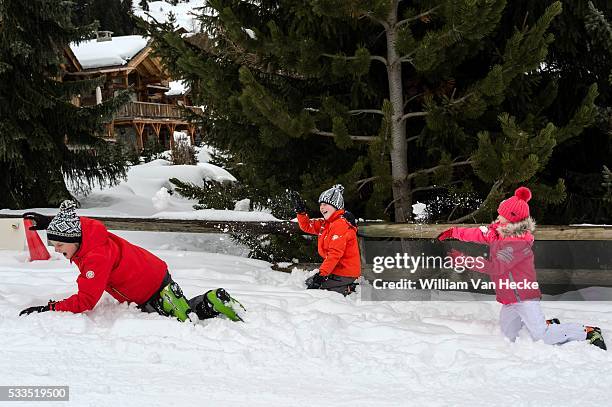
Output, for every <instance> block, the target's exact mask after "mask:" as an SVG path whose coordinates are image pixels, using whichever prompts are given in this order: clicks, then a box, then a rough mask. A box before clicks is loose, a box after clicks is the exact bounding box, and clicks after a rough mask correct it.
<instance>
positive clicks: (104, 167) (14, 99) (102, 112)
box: [0, 0, 127, 208]
mask: <svg viewBox="0 0 612 407" xmlns="http://www.w3.org/2000/svg"><path fill="white" fill-rule="evenodd" d="M70 7H71V6H70V4H69V3H67V2H60V1H51V2H50V1H45V0H32V1H28V2H22V1H17V0H4V1H2V2H1V3H0V21H1V22H2V23H1V30H2V39H1V42H0V52H1V56H0V87H1V91H0V95H1V96H0V116H1V117H2V119H1V121H0V172H1V173H2V174H3V176H2V179H1V180H0V186H1V187H2V189H3V191H5V193H4V194H3V195H2V197H0V206H1V207H5V208H7V207H8V208H23V207H36V206H39V207H41V206H42V207H44V206H50V205H51V206H57V205H59V203H60V202H61V201H62V200H63V199H65V198H68V197H69V193H68V190H67V188H66V184H65V179H67V180H68V181H69V182H71V183H76V184H79V183H82V182H87V183H91V182H94V181H95V182H98V183H100V184H101V185H105V184H107V183H113V182H117V181H118V180H119V179H120V177H122V176H124V175H125V161H124V159H123V157H122V154H121V152H120V151H118V150H117V149H116V148H114V147H111V146H109V145H108V144H107V143H106V142H104V141H103V140H102V139H100V138H98V137H97V136H96V134H95V132H96V131H97V130H101V129H102V121H103V120H104V119H106V118H107V117H109V115H110V114H111V113H112V112H114V111H115V110H116V109H117V108H118V107H119V105H120V104H121V103H124V102H125V101H126V100H127V95H122V96H121V97H118V98H116V99H113V100H110V101H108V102H105V103H103V104H101V105H98V106H95V107H91V108H78V107H76V106H74V105H73V104H72V103H71V98H72V97H73V96H74V95H76V94H79V93H85V92H88V91H92V90H93V89H94V88H95V86H97V85H98V84H99V83H98V82H99V81H95V80H94V81H82V82H62V81H61V78H62V70H61V67H60V64H62V63H63V62H64V54H63V52H64V48H65V47H67V46H68V44H69V43H70V42H71V41H77V40H79V39H82V38H84V37H85V36H87V35H90V34H91V30H92V28H93V27H91V26H87V27H81V28H78V27H75V26H73V25H72V24H71V20H70V19H71V8H70Z"/></svg>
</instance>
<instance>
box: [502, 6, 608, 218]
mask: <svg viewBox="0 0 612 407" xmlns="http://www.w3.org/2000/svg"><path fill="white" fill-rule="evenodd" d="M552 2H553V0H543V1H538V2H533V1H529V0H516V1H513V2H512V7H511V13H507V14H506V16H505V17H504V20H503V21H502V27H503V29H502V32H505V33H510V32H512V30H513V25H514V22H515V21H524V24H525V25H532V24H533V22H534V20H535V16H538V15H540V14H541V13H542V12H543V10H544V9H545V8H546V7H547V6H549V5H550V4H551V3H552ZM562 3H563V13H561V14H560V15H559V16H557V17H556V18H555V19H554V20H553V21H552V23H551V25H550V28H549V31H550V32H551V33H552V34H554V36H555V41H554V42H553V43H551V44H550V45H549V52H548V54H547V56H546V59H545V61H544V63H543V64H542V71H541V75H542V77H543V79H544V80H546V81H549V80H552V81H554V82H555V86H554V88H552V91H553V92H554V97H553V98H552V99H553V102H552V103H550V104H547V106H546V107H543V109H542V111H543V114H544V115H546V116H547V117H548V118H549V119H550V120H551V121H553V122H554V123H555V124H557V125H565V124H566V123H568V122H569V120H570V119H571V117H572V115H573V113H574V111H575V103H576V101H577V100H581V99H582V98H584V95H585V94H586V93H587V92H588V90H589V87H590V86H591V85H592V84H593V83H595V84H597V87H598V93H599V96H598V97H597V98H596V99H595V113H596V115H595V122H594V123H593V125H592V126H590V127H589V128H587V129H585V130H584V131H583V132H582V134H581V135H580V137H573V138H568V139H565V140H564V141H563V142H558V143H557V145H556V146H555V149H554V152H553V154H552V156H551V157H550V160H549V163H548V165H547V168H546V169H545V170H544V171H543V172H542V173H541V174H540V176H538V181H539V182H542V183H547V184H554V183H555V182H558V181H557V180H558V179H559V178H563V180H564V185H565V193H564V195H565V196H566V198H565V199H564V200H563V202H560V203H556V204H553V205H542V204H537V205H535V207H534V209H535V210H534V215H535V216H536V218H537V220H538V221H539V222H541V223H565V224H567V223H581V222H586V223H610V221H611V220H612V219H611V218H610V215H609V213H610V212H609V211H608V210H607V209H606V206H607V205H608V203H606V202H603V201H602V199H601V186H600V182H601V168H602V165H605V164H607V165H608V166H609V165H610V157H612V137H610V134H612V120H611V119H610V118H612V107H611V101H612V92H611V89H612V87H611V83H610V81H609V74H610V66H611V64H612V62H611V61H612V59H611V57H610V52H612V50H611V47H610V45H609V41H610V40H609V38H610V31H609V28H606V27H609V26H610V16H611V15H612V3H611V2H609V1H607V0H593V1H592V2H591V1H589V0H563V1H562ZM606 16H607V17H606ZM606 33H607V34H606ZM606 38H608V40H606ZM539 195H540V194H534V199H535V198H538V196H539ZM606 214H607V215H606Z"/></svg>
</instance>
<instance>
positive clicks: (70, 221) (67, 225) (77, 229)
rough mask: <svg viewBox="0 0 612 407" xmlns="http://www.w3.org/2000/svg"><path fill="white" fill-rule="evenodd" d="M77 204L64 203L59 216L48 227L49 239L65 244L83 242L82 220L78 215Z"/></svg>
mask: <svg viewBox="0 0 612 407" xmlns="http://www.w3.org/2000/svg"><path fill="white" fill-rule="evenodd" d="M76 207H77V205H76V202H74V201H70V200H66V201H64V202H62V204H61V205H60V208H59V212H58V214H57V215H56V216H55V217H54V218H53V220H52V221H51V223H49V226H48V227H47V239H49V240H53V241H55V242H63V243H80V242H81V220H80V219H79V217H78V216H77V214H76Z"/></svg>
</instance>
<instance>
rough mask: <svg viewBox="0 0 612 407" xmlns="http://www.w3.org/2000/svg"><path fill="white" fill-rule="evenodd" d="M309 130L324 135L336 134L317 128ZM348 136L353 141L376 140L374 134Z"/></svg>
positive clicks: (332, 135)
mask: <svg viewBox="0 0 612 407" xmlns="http://www.w3.org/2000/svg"><path fill="white" fill-rule="evenodd" d="M310 132H311V133H312V134H317V135H319V136H325V137H336V135H335V134H334V133H332V132H330V131H322V130H319V129H312V130H310ZM349 138H350V139H351V140H353V141H366V142H370V141H374V140H376V137H375V136H351V135H349Z"/></svg>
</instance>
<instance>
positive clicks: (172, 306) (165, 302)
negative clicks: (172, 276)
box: [159, 281, 191, 322]
mask: <svg viewBox="0 0 612 407" xmlns="http://www.w3.org/2000/svg"><path fill="white" fill-rule="evenodd" d="M159 297H160V298H161V308H162V309H163V311H164V312H165V313H166V314H168V315H172V316H174V317H176V318H177V319H178V320H179V321H181V322H185V321H186V320H187V319H191V318H189V313H190V312H191V307H189V304H188V303H187V299H186V298H185V296H184V295H183V290H181V287H179V285H178V284H176V283H175V282H174V281H173V282H171V283H170V284H168V285H167V286H165V287H164V288H162V289H161V291H160V292H159Z"/></svg>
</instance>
